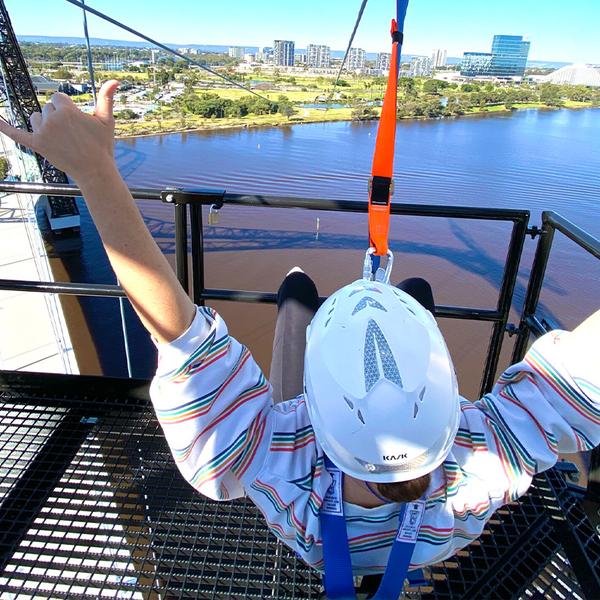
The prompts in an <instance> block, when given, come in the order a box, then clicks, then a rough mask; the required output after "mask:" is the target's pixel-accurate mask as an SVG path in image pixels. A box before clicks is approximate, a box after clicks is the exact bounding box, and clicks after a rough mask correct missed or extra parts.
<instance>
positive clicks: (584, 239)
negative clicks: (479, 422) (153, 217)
mask: <svg viewBox="0 0 600 600" xmlns="http://www.w3.org/2000/svg"><path fill="white" fill-rule="evenodd" d="M0 191H6V192H10V193H28V194H49V193H50V194H55V195H65V196H76V195H78V194H79V190H78V189H77V188H76V187H74V186H70V185H59V186H57V185H49V184H26V183H19V182H2V183H0ZM132 193H133V195H134V197H135V198H137V199H152V200H162V201H163V202H168V203H170V204H173V206H174V211H175V237H176V269H177V275H178V278H179V281H180V282H181V283H182V284H183V285H184V287H185V288H186V289H187V290H188V291H189V292H190V293H191V294H192V297H193V299H194V300H195V301H196V302H197V303H202V302H204V301H205V300H228V301H242V302H261V303H273V302H275V301H276V297H275V294H273V293H269V292H260V291H257V292H253V291H241V290H226V289H211V288H206V287H205V279H204V232H203V214H202V207H203V206H207V205H210V206H212V205H215V206H217V207H219V206H222V205H232V206H235V205H237V206H261V207H271V208H305V209H311V210H326V211H334V210H341V211H349V212H365V211H366V205H365V204H364V203H362V202H352V201H326V200H313V199H298V198H279V197H272V196H247V195H237V194H227V193H225V192H224V191H221V190H148V189H135V190H132ZM392 213H393V214H396V215H406V216H408V215H410V216H425V217H443V218H456V219H470V220H473V219H477V220H494V221H508V222H511V223H512V230H511V234H510V242H509V245H508V250H507V256H506V261H505V263H504V266H503V270H502V282H501V286H500V292H499V295H498V299H497V303H496V306H495V307H492V308H476V307H463V306H438V307H436V310H437V314H438V316H440V317H442V318H452V319H471V320H478V321H487V322H490V323H492V324H493V332H492V337H491V340H490V344H489V348H488V355H487V359H486V365H485V372H484V377H483V381H482V391H487V389H489V387H490V386H491V385H492V383H493V378H494V376H495V372H496V368H497V364H498V357H499V353H500V350H501V345H502V341H503V338H504V333H505V331H508V332H509V333H511V332H512V333H516V334H517V340H516V344H515V349H514V354H513V358H514V360H519V359H520V358H521V357H522V355H523V353H524V351H525V348H526V345H527V342H528V339H529V336H530V334H534V335H538V334H542V333H544V332H545V331H546V330H547V329H548V322H547V319H546V318H545V317H544V315H539V314H538V300H539V296H540V291H541V289H542V287H543V283H544V274H545V270H546V265H547V262H548V258H549V256H550V252H551V249H552V242H553V237H554V232H555V231H556V230H558V231H560V232H561V233H563V234H564V235H566V236H567V237H568V238H570V239H571V240H573V241H574V242H575V243H576V244H578V245H579V246H580V247H581V248H582V249H583V250H585V251H587V252H588V253H590V254H591V255H592V256H594V257H596V258H600V242H599V241H598V240H596V239H595V238H593V237H592V236H590V235H589V234H587V233H586V232H584V231H582V230H581V229H579V228H577V227H576V226H574V225H573V224H572V223H569V222H568V221H567V220H566V219H564V218H563V217H561V216H559V215H556V214H555V213H551V212H548V213H544V214H543V226H542V229H541V230H538V229H537V228H531V229H528V220H529V213H528V212H527V211H518V210H504V209H487V208H476V209H472V208H466V207H440V206H419V205H401V206H394V207H393V208H392ZM188 223H189V225H190V227H189V229H190V232H191V233H188ZM538 233H539V234H540V238H539V241H538V244H537V250H536V255H535V260H534V264H533V268H532V273H531V277H530V280H529V285H528V289H527V295H526V300H525V305H524V308H523V313H522V316H521V320H520V323H519V325H518V326H516V325H512V324H508V317H509V311H510V307H511V302H512V298H513V292H514V287H515V282H516V277H517V274H518V272H519V263H520V259H521V254H522V250H523V246H524V242H525V239H526V236H527V234H532V235H533V236H535V235H537V234H538ZM189 237H191V239H188V238H189ZM188 242H189V245H188ZM188 248H189V249H191V272H190V268H189V266H188V258H189V257H188ZM0 290H14V291H29V292H44V293H53V294H66V295H80V296H99V297H117V298H122V297H124V296H125V294H124V292H123V290H122V289H121V288H119V287H118V286H114V285H100V284H81V283H69V282H35V281H20V280H0ZM147 384H148V382H144V381H141V380H134V379H110V378H105V377H85V376H65V375H47V374H35V373H19V372H0V400H1V402H0V412H1V413H2V414H0V417H1V419H0V424H1V425H2V426H4V427H7V428H9V429H7V431H8V434H7V435H5V436H4V438H5V439H3V442H2V444H3V445H0V451H1V452H2V453H3V456H5V459H3V460H4V463H3V465H2V466H7V467H8V470H7V476H6V478H5V480H3V486H4V487H3V489H2V490H0V493H4V494H5V497H4V499H3V503H2V508H3V510H4V513H3V514H2V515H1V516H0V522H1V523H0V524H1V525H2V527H0V590H4V591H8V592H10V593H15V594H16V593H20V592H22V591H23V590H25V591H26V592H27V593H26V594H25V597H57V598H58V597H60V598H63V597H64V598H75V597H77V598H86V599H87V598H92V597H98V596H99V595H103V594H104V593H109V592H110V593H116V592H117V591H120V592H121V591H122V592H124V593H126V594H129V593H132V592H133V591H136V592H138V593H140V594H142V595H143V597H147V598H162V597H181V598H188V597H189V598H192V597H194V598H195V597H206V598H235V599H237V598H239V599H240V600H241V599H242V598H251V597H252V598H261V597H267V596H268V597H280V598H289V599H290V600H291V599H294V598H317V597H319V594H320V589H319V578H318V577H316V576H315V575H314V573H312V572H311V571H310V569H308V568H307V567H305V566H303V565H301V564H299V563H298V561H296V559H295V557H294V555H293V552H291V551H289V550H286V549H285V548H284V547H282V546H281V545H280V544H277V543H275V541H274V538H273V537H272V536H271V534H269V532H268V530H267V527H266V525H265V524H264V522H263V521H262V518H261V516H260V515H259V514H258V511H256V510H255V509H253V508H252V507H251V506H250V505H249V504H248V503H245V502H242V501H239V502H234V503H225V504H223V503H215V502H212V501H210V500H207V499H205V498H201V497H199V496H198V495H197V494H195V493H194V492H193V490H192V489H191V488H190V487H189V486H188V485H187V484H186V483H185V482H184V481H183V480H182V479H181V477H179V475H178V474H177V472H176V468H175V467H174V465H173V464H172V461H171V459H170V454H169V450H168V448H167V447H166V443H165V440H164V436H163V435H162V433H161V431H160V428H159V426H158V424H157V423H156V420H155V418H154V416H153V414H152V412H151V410H150V403H149V399H148V390H147ZM32 444H33V445H32ZM599 464H600V463H599V461H598V450H596V451H595V452H594V453H593V457H592V471H591V473H590V487H588V496H587V497H588V506H586V504H585V503H584V502H583V501H582V499H581V494H580V493H579V494H578V493H573V490H572V489H571V488H570V487H569V486H568V485H567V484H566V482H565V481H564V478H563V477H562V475H561V473H560V470H559V469H554V470H551V471H549V472H548V473H544V474H540V475H537V476H536V477H535V479H534V482H533V485H532V488H531V490H530V491H529V492H528V494H527V495H526V496H524V497H523V498H522V499H521V500H520V501H519V502H518V503H513V504H511V505H510V506H509V507H507V508H506V509H503V510H501V511H498V513H497V514H496V515H495V518H494V519H493V521H490V523H489V524H488V528H487V529H486V535H484V536H482V538H481V542H480V543H478V544H473V545H471V546H469V548H468V550H466V551H464V552H461V553H459V555H457V556H455V557H452V558H451V559H448V560H446V561H444V562H443V563H439V564H438V565H433V566H431V567H429V569H428V577H429V580H430V582H431V585H430V586H426V587H425V588H423V589H419V590H418V592H416V591H415V592H413V596H414V597H415V598H417V597H419V598H431V599H435V600H437V599H440V600H442V599H448V600H452V599H454V598H467V597H476V596H477V597H479V596H481V597H483V596H485V597H503V598H504V597H506V598H517V597H528V596H531V595H539V596H540V597H541V596H544V597H548V598H552V599H554V598H556V599H558V598H562V597H564V595H565V594H563V591H564V592H565V593H568V594H570V595H571V596H572V597H584V596H587V597H590V598H595V597H598V594H600V577H599V576H598V573H599V571H598V567H599V566H600V538H598V536H597V535H595V533H594V529H593V527H596V526H597V525H598V522H597V521H598V519H597V520H596V521H595V520H594V515H597V511H598V503H597V501H598V498H597V496H596V498H595V500H596V502H595V503H594V496H593V494H591V492H592V491H593V486H594V485H596V488H597V481H598V478H597V477H596V476H595V473H596V475H597V474H598V465H599ZM594 469H596V471H594ZM596 491H597V490H596ZM109 497H110V498H113V502H114V506H113V505H112V504H111V505H110V507H108V504H107V498H109ZM67 501H68V506H69V511H70V512H69V514H68V515H66V513H65V506H66V502H67ZM107 507H108V508H107ZM107 511H108V512H107ZM65 515H66V516H65ZM70 515H75V516H70ZM82 515H87V516H86V517H85V518H83V517H82ZM236 532H237V533H236ZM108 534H110V535H108ZM107 535H108V537H107ZM59 536H60V539H61V540H62V541H61V544H60V547H59V548H57V549H56V548H54V547H52V544H53V543H54V542H55V541H56V540H57V539H59ZM46 542H47V543H48V547H47V546H46ZM117 551H118V552H119V553H120V557H121V558H120V560H119V561H117V560H115V553H116V552H117ZM70 561H75V562H74V563H72V562H70ZM73 564H75V565H78V566H76V567H73ZM41 567H43V569H42V568H41ZM36 569H37V570H36ZM38 571H39V572H38ZM42 571H43V573H42ZM88 580H89V582H90V585H89V586H88V587H84V586H82V585H81V582H82V581H85V582H86V586H87V582H88ZM52 586H55V587H52ZM555 587H556V588H557V589H556V590H555ZM27 594H29V595H27Z"/></svg>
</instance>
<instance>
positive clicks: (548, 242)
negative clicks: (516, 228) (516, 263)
mask: <svg viewBox="0 0 600 600" xmlns="http://www.w3.org/2000/svg"><path fill="white" fill-rule="evenodd" d="M553 239H554V227H551V226H549V224H548V220H547V213H546V212H544V213H542V232H541V234H540V239H539V240H538V243H537V248H536V250H535V257H534V259H533V265H532V267H531V275H530V276H529V283H528V284H527V292H526V294H525V302H524V304H523V312H522V314H521V321H520V323H519V331H518V334H517V340H516V341H515V346H514V349H513V355H512V362H513V364H514V363H517V362H519V361H520V360H522V359H523V357H524V356H525V350H526V347H527V341H528V340H529V333H530V331H531V329H530V326H529V321H528V318H529V317H530V316H533V315H535V312H536V310H537V305H538V302H539V299H540V293H541V291H542V284H543V283H544V276H545V274H546V267H547V266H548V258H549V256H550V249H551V248H552V241H553Z"/></svg>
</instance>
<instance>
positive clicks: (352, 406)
mask: <svg viewBox="0 0 600 600" xmlns="http://www.w3.org/2000/svg"><path fill="white" fill-rule="evenodd" d="M344 400H345V401H346V404H347V405H348V406H349V407H350V408H351V409H352V410H354V403H353V402H352V401H351V400H349V399H348V398H346V396H344Z"/></svg>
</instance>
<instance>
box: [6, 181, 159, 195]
mask: <svg viewBox="0 0 600 600" xmlns="http://www.w3.org/2000/svg"><path fill="white" fill-rule="evenodd" d="M129 191H130V192H131V195H132V196H133V197H134V198H135V199H136V200H160V199H161V196H160V194H161V190H157V189H154V188H129ZM0 192H6V193H9V194H45V195H47V196H81V195H82V193H81V190H80V189H79V187H78V186H76V185H74V184H72V183H42V182H37V181H36V182H33V183H29V182H24V181H0Z"/></svg>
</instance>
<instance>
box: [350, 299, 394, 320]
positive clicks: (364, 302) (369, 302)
mask: <svg viewBox="0 0 600 600" xmlns="http://www.w3.org/2000/svg"><path fill="white" fill-rule="evenodd" d="M367 307H370V308H376V309H378V310H382V311H383V312H387V310H386V309H385V308H384V307H383V306H382V305H381V304H380V303H379V302H377V300H375V298H371V296H365V297H364V298H361V299H360V302H359V303H358V304H357V305H356V306H355V307H354V310H353V311H352V316H354V315H355V314H356V313H359V312H360V311H361V310H363V309H365V308H367Z"/></svg>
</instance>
